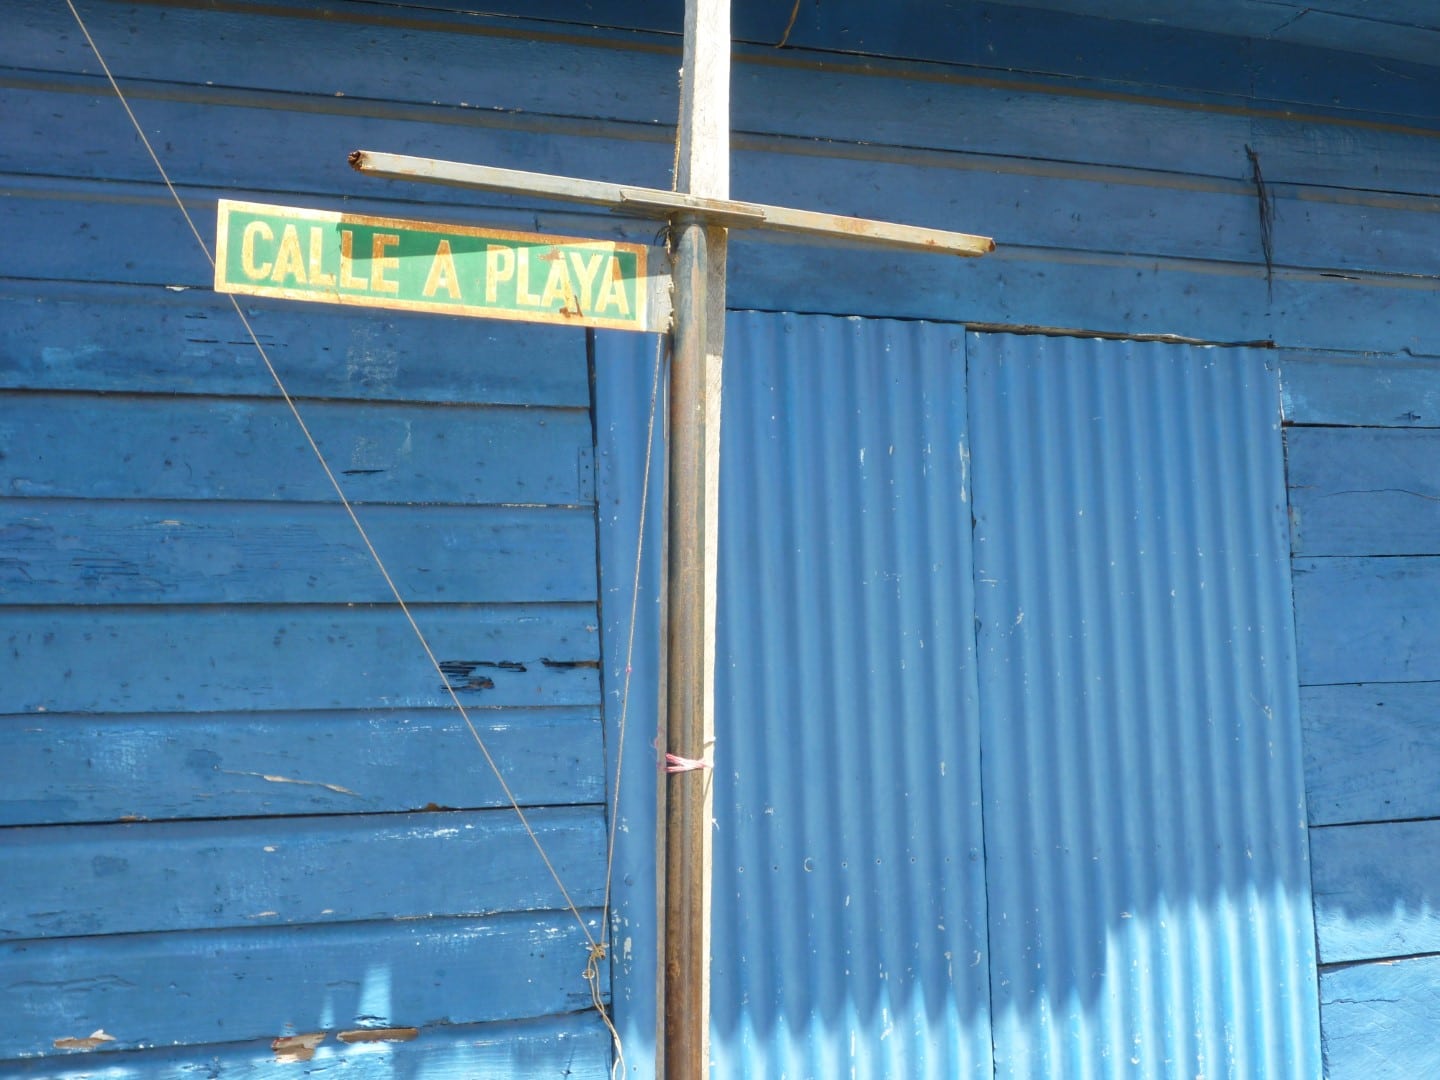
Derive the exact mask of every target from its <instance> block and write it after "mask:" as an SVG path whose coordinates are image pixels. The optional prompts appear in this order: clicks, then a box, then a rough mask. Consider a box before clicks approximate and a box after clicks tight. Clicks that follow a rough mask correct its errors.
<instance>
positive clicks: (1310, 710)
mask: <svg viewBox="0 0 1440 1080" xmlns="http://www.w3.org/2000/svg"><path fill="white" fill-rule="evenodd" d="M1300 715H1301V722H1302V723H1303V725H1304V730H1305V797H1306V805H1307V806H1308V808H1309V814H1310V823H1311V824H1312V825H1333V824H1343V823H1346V822H1365V821H1394V820H1402V819H1407V818H1426V817H1440V785H1437V784H1436V782H1435V778H1436V777H1437V776H1440V683H1388V684H1387V683H1374V684H1367V685H1363V686H1309V687H1302V688H1301V690H1300Z"/></svg>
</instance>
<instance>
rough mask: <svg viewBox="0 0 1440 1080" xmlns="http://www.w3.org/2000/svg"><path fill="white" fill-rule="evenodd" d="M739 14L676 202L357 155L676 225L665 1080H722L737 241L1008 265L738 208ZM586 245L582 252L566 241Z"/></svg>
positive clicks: (711, 30) (692, 124)
mask: <svg viewBox="0 0 1440 1080" xmlns="http://www.w3.org/2000/svg"><path fill="white" fill-rule="evenodd" d="M730 48H731V43H730V30H729V0H687V3H686V17H685V54H684V55H685V59H684V78H683V80H682V83H681V116H680V128H679V147H678V149H679V170H678V174H677V176H676V182H677V187H678V189H679V190H678V191H664V190H661V189H656V188H640V187H630V186H627V185H622V184H610V183H603V182H599V181H593V180H581V179H576V178H573V177H564V176H552V175H549V174H544V173H530V172H521V171H518V170H513V169H498V168H491V167H488V166H483V165H466V164H460V163H457V162H449V161H437V160H434V159H429V158H414V157H405V156H401V155H396V154H384V153H376V152H373V151H368V150H357V151H355V152H354V153H353V154H351V155H350V163H351V165H353V166H354V167H355V168H356V169H358V170H359V171H360V172H362V173H365V174H367V175H371V176H378V177H385V178H389V179H397V180H422V181H429V182H433V183H440V184H450V185H454V186H458V187H465V188H471V189H476V190H481V191H493V192H503V193H511V194H526V195H531V196H541V197H543V198H550V199H558V200H564V201H570V202H580V203H589V204H591V205H597V206H606V207H609V208H610V209H612V210H614V211H616V212H619V213H622V214H629V215H633V216H643V217H658V218H666V219H668V220H669V221H670V225H671V235H672V238H673V241H674V244H675V249H674V250H675V256H674V267H673V271H672V296H671V299H672V305H673V307H672V320H671V326H670V331H671V334H672V350H671V360H670V415H669V420H670V430H669V474H668V475H669V487H668V506H667V531H666V544H667V552H666V561H665V566H666V573H667V580H666V607H665V642H666V667H665V687H666V700H665V730H666V757H665V760H666V762H667V770H666V771H667V773H668V776H667V784H666V803H665V805H666V810H665V813H664V821H665V827H664V835H663V837H662V838H657V842H658V843H659V844H661V845H662V846H663V850H664V865H665V880H664V897H665V898H664V903H663V911H664V920H665V924H664V926H663V927H662V928H661V929H660V933H661V935H662V937H663V940H662V942H661V947H660V952H661V956H662V958H663V964H662V968H661V971H660V972H658V973H657V974H658V977H659V979H660V980H661V982H662V983H663V986H662V987H661V988H659V989H660V993H661V997H662V1001H663V1019H662V1024H663V1028H664V1031H663V1035H662V1038H661V1039H660V1040H659V1046H658V1048H657V1056H659V1057H660V1059H661V1060H660V1061H658V1062H657V1066H658V1068H659V1069H660V1071H661V1073H662V1074H663V1075H664V1076H666V1077H671V1078H683V1080H701V1078H702V1077H705V1076H706V1075H707V1074H708V1073H709V1052H708V1040H709V1026H710V1025H709V1004H710V1002H709V981H710V980H709V963H710V842H711V787H710V775H711V774H710V771H709V766H710V760H709V759H710V737H711V736H710V733H711V731H712V730H713V719H712V714H713V701H714V696H713V674H714V648H715V644H714V643H715V547H716V522H717V517H718V514H717V491H718V486H719V401H720V372H721V363H722V360H721V357H722V354H723V335H724V313H725V291H724V290H725V250H726V231H727V229H734V228H755V229H770V230H774V231H778V232H790V233H799V234H803V235H810V236H819V237H825V238H827V239H830V240H842V241H848V242H854V243H861V244H866V245H878V246H884V247H891V248H902V249H908V250H918V251H931V252H941V253H949V254H955V255H964V256H975V255H984V254H986V253H987V252H989V251H992V250H994V247H995V245H994V242H993V241H991V240H990V239H988V238H987V237H981V236H972V235H969V234H967V233H956V232H946V231H944V230H939V229H924V228H918V227H916V226H910V225H897V224H891V223H888V222H880V221H870V220H866V219H862V218H852V217H843V216H840V215H835V214H823V213H816V212H813V211H806V210H793V209H789V208H786V207H778V206H767V205H763V204H759V203H750V202H737V201H734V200H731V199H729V198H728V197H727V196H728V194H729V70H730ZM567 242H568V243H575V242H574V241H567Z"/></svg>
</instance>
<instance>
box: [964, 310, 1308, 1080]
mask: <svg viewBox="0 0 1440 1080" xmlns="http://www.w3.org/2000/svg"><path fill="white" fill-rule="evenodd" d="M970 342H971V347H970V393H971V415H972V419H973V426H972V429H971V437H972V451H973V456H974V460H975V469H974V485H975V507H976V532H975V553H976V554H975V558H976V571H975V574H976V582H977V590H976V597H977V605H976V607H977V613H978V615H979V632H978V641H979V661H980V699H981V706H982V717H983V721H982V731H981V748H982V752H983V765H984V787H985V840H986V850H987V862H986V883H987V890H988V895H989V905H990V907H989V910H990V945H991V956H990V966H991V1001H992V1009H993V1010H994V1022H995V1044H996V1058H997V1075H999V1076H1007V1077H1008V1076H1015V1077H1021V1076H1024V1077H1031V1076H1045V1077H1058V1076H1065V1077H1119V1076H1126V1077H1135V1076H1145V1077H1152V1076H1154V1077H1177V1078H1179V1077H1186V1078H1189V1077H1195V1076H1204V1077H1207V1078H1208V1077H1220V1076H1225V1077H1242V1076H1243V1077H1283V1078H1291V1077H1296V1078H1306V1077H1318V1076H1319V1075H1320V1062H1319V1031H1318V1014H1317V993H1316V983H1315V955H1314V936H1313V934H1314V931H1313V926H1312V915H1311V908H1310V877H1309V870H1308V865H1307V854H1306V839H1305V827H1304V826H1305V813H1304V797H1303V784H1302V777H1301V771H1300V762H1301V755H1300V746H1299V721H1298V716H1297V714H1298V705H1297V701H1296V690H1295V686H1296V674H1295V655H1294V652H1295V650H1294V635H1293V630H1292V615H1291V604H1290V591H1289V579H1288V574H1287V569H1286V556H1287V552H1288V537H1287V533H1286V520H1285V489H1284V475H1283V468H1282V460H1281V447H1280V439H1279V434H1278V430H1277V427H1278V424H1279V415H1278V387H1277V384H1276V376H1275V374H1274V372H1273V371H1272V370H1271V369H1270V368H1269V367H1268V366H1267V364H1266V363H1265V358H1264V356H1263V354H1261V353H1258V352H1246V351H1242V350H1215V349H1194V348H1179V347H1175V346H1165V345H1155V344H1140V343H1134V342H1116V341H1093V340H1075V339H1063V338H1041V337H1000V336H985V335H976V336H973V337H972V338H971V339H970Z"/></svg>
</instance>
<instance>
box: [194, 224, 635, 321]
mask: <svg viewBox="0 0 1440 1080" xmlns="http://www.w3.org/2000/svg"><path fill="white" fill-rule="evenodd" d="M217 232H218V236H217V240H216V258H215V290H216V292H229V293H246V294H249V295H252V296H279V297H283V298H285V299H287V300H313V301H317V302H319V303H326V304H358V305H361V306H364V307H381V308H396V309H400V310H404V311H430V312H440V313H444V314H450V315H475V316H481V317H485V318H493V319H519V320H523V321H525V322H548V323H564V324H567V325H571V326H596V327H606V328H609V329H616V330H653V329H657V327H656V326H655V325H653V323H654V321H655V320H654V313H653V309H655V308H657V307H658V306H659V305H658V304H655V303H653V302H652V300H653V298H652V296H651V295H650V294H651V293H652V292H654V291H655V289H654V288H653V285H654V282H653V280H652V279H649V278H647V276H646V268H645V264H646V255H647V253H648V252H647V249H646V248H645V247H644V246H643V245H640V244H622V243H615V242H612V241H607V240H579V239H574V238H571V237H562V236H544V235H541V234H538V233H521V232H510V231H507V230H502V229H480V228H473V227H470V226H466V225H439V224H436V223H434V222H429V221H402V220H399V219H395V218H381V217H362V216H360V215H358V214H342V213H338V212H335V211H325V210H302V209H297V208H295V207H287V206H267V205H264V204H261V203H248V202H234V201H231V200H229V199H222V200H220V204H219V225H218V229H217Z"/></svg>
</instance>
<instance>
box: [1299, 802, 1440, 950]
mask: <svg viewBox="0 0 1440 1080" xmlns="http://www.w3.org/2000/svg"><path fill="white" fill-rule="evenodd" d="M1437 850H1440V820H1431V821H1403V822H1386V823H1384V824H1376V825H1335V826H1331V827H1329V828H1317V829H1312V830H1310V852H1311V860H1312V862H1313V864H1314V889H1315V935H1316V940H1317V941H1318V942H1319V945H1320V962H1321V963H1322V964H1331V963H1339V962H1342V961H1347V960H1370V959H1375V958H1380V959H1388V958H1392V957H1403V956H1416V955H1420V954H1423V953H1437V954H1440V905H1437V904H1436V903H1435V900H1436V898H1437V896H1440V864H1437V860H1436V858H1435V852H1436V851H1437Z"/></svg>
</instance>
